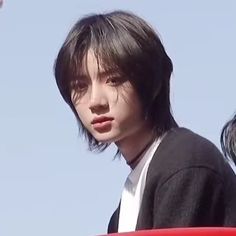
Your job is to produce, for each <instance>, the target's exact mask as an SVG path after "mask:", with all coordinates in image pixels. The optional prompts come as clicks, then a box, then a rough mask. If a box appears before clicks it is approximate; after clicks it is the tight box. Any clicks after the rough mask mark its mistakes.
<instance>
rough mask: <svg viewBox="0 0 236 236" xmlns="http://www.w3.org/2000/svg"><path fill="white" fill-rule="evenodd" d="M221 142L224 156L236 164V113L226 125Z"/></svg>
mask: <svg viewBox="0 0 236 236" xmlns="http://www.w3.org/2000/svg"><path fill="white" fill-rule="evenodd" d="M220 143H221V148H222V151H223V153H224V156H225V157H226V158H230V159H231V160H232V161H233V162H234V163H235V164H236V114H235V115H234V117H233V118H232V119H231V120H229V121H228V122H227V123H226V124H225V125H224V127H223V129H222V132H221V136H220Z"/></svg>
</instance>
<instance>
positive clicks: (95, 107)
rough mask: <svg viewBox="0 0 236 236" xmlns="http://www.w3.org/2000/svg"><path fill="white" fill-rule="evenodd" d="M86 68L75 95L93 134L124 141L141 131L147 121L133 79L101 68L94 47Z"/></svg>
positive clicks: (85, 65)
mask: <svg viewBox="0 0 236 236" xmlns="http://www.w3.org/2000/svg"><path fill="white" fill-rule="evenodd" d="M82 69H83V73H82V75H81V76H80V77H79V79H78V81H76V85H75V88H76V89H74V90H73V91H72V95H71V97H72V102H73V104H74V106H75V108H76V111H77V113H78V116H79V118H80V120H81V122H82V123H83V125H84V126H85V128H86V129H87V130H88V131H89V132H90V133H91V135H92V136H93V137H94V138H95V139H96V140H97V141H100V142H104V143H111V142H121V141H124V140H126V139H129V138H130V139H132V138H134V137H135V136H136V135H137V134H138V135H140V132H141V130H142V129H143V128H144V127H145V125H146V121H145V120H144V119H143V116H142V109H141V104H140V101H139V99H138V96H137V94H136V92H135V90H134V88H133V87H132V85H131V84H130V82H129V81H128V80H125V79H124V78H122V77H121V76H119V75H118V74H117V73H115V72H114V71H113V72H111V71H104V70H103V68H99V69H98V63H97V59H96V58H95V56H94V54H93V51H91V50H89V51H88V53H87V56H86V58H85V59H84V61H83V68H82Z"/></svg>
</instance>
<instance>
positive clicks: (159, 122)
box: [55, 11, 236, 233]
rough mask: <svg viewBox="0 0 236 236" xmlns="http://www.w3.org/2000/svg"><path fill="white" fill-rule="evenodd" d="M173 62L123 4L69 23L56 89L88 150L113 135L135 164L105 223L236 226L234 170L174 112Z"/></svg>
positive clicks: (115, 227)
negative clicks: (171, 94) (180, 123)
mask: <svg viewBox="0 0 236 236" xmlns="http://www.w3.org/2000/svg"><path fill="white" fill-rule="evenodd" d="M172 70H173V66H172V62H171V59H170V58H169V56H168V55H167V53H166V52H165V49H164V47H163V45H162V43H161V41H160V38H159V37H158V35H157V34H156V33H155V32H154V30H153V29H152V28H151V27H150V26H149V25H148V24H147V23H146V22H145V21H144V20H143V19H141V18H140V17H138V16H136V15H134V14H132V13H128V12H123V11H114V12H110V13H107V14H100V15H91V16H87V17H84V18H82V19H80V20H79V21H78V22H77V23H76V24H75V25H74V27H73V28H72V29H71V31H70V33H69V35H68V36H67V38H66V40H65V42H64V44H63V45H62V47H61V49H60V51H59V54H58V57H57V59H56V62H55V77H56V82H57V85H58V88H59V90H60V93H61V95H62V97H63V98H64V100H65V101H66V103H67V104H68V105H69V106H70V107H71V109H72V111H73V112H74V114H75V116H76V118H77V120H78V123H79V128H80V131H81V133H82V134H83V135H84V136H85V138H86V139H87V141H88V144H89V147H90V149H91V150H99V151H103V150H104V149H105V148H106V147H107V146H108V145H109V144H111V143H115V144H116V146H117V148H118V153H117V155H119V154H120V155H122V156H123V157H124V158H125V160H126V162H127V164H128V165H129V166H130V167H131V173H130V174H129V176H128V178H127V180H126V182H125V186H124V189H123V193H122V196H121V201H120V204H119V206H118V208H117V210H116V211H115V212H114V214H113V215H112V217H111V219H110V223H109V226H108V232H109V233H113V232H127V231H134V230H141V229H154V228H169V227H189V226H236V197H235V196H236V179H235V176H234V174H233V172H232V170H231V168H230V167H229V165H228V163H227V162H226V161H225V160H224V158H223V156H222V155H221V153H220V152H219V150H218V149H217V148H216V147H215V146H214V145H213V144H212V143H211V142H210V141H208V140H206V139H205V138H203V137H201V136H199V135H197V134H195V133H193V132H192V131H190V130H188V129H186V128H179V127H178V125H177V123H176V121H175V119H174V117H173V116H172V114H171V107H170V97H169V90H170V77H171V73H172Z"/></svg>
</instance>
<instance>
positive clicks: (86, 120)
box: [76, 105, 90, 128]
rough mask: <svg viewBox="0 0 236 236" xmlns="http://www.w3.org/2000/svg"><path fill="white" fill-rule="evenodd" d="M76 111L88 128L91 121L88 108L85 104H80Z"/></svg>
mask: <svg viewBox="0 0 236 236" xmlns="http://www.w3.org/2000/svg"><path fill="white" fill-rule="evenodd" d="M76 112H77V114H78V116H79V118H80V120H81V122H82V123H83V125H84V126H85V127H86V128H87V126H88V124H89V123H90V117H89V114H88V112H86V109H85V107H84V106H83V105H79V106H77V107H76Z"/></svg>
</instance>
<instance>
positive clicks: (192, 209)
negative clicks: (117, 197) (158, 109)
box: [108, 128, 236, 233]
mask: <svg viewBox="0 0 236 236" xmlns="http://www.w3.org/2000/svg"><path fill="white" fill-rule="evenodd" d="M118 219H119V207H118V208H117V210H116V211H115V212H114V214H113V215H112V217H111V219H110V222H109V226H108V233H115V232H117V230H118ZM204 226H234V227H236V176H235V174H234V173H233V171H232V169H231V168H230V166H229V164H228V163H227V162H226V161H225V159H224V158H223V157H222V155H221V153H220V152H219V150H218V149H217V148H216V147H215V145H214V144H212V143H211V142H210V141H208V140H207V139H205V138H203V137H201V136H199V135H197V134H195V133H193V132H191V131H190V130H188V129H185V128H175V129H172V130H170V131H169V132H168V133H167V134H166V136H165V137H164V139H163V140H162V142H161V143H160V145H159V147H158V148H157V150H156V152H155V154H154V156H153V159H152V161H151V162H150V165H149V169H148V172H147V178H146V185H145V189H144V193H143V199H142V203H141V207H140V211H139V215H138V221H137V225H136V230H141V229H157V228H172V227H204Z"/></svg>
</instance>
